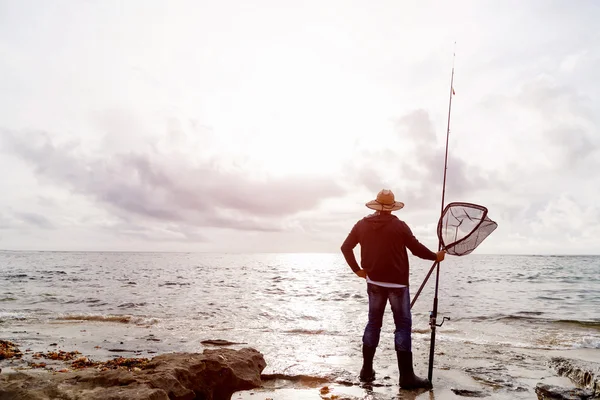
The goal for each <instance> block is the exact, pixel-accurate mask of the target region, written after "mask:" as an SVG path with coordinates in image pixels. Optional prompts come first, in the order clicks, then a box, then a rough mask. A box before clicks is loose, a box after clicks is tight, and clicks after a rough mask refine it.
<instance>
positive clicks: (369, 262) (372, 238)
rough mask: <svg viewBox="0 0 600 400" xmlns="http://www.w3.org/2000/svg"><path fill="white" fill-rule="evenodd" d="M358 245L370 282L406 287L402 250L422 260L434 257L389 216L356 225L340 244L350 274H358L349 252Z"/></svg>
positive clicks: (406, 269)
mask: <svg viewBox="0 0 600 400" xmlns="http://www.w3.org/2000/svg"><path fill="white" fill-rule="evenodd" d="M359 243H360V254H361V264H362V268H363V269H364V270H365V271H367V275H368V276H369V278H370V279H372V280H374V281H378V282H389V283H397V284H400V285H406V286H408V277H409V262H408V254H407V251H406V249H409V250H410V251H411V253H412V254H413V255H415V256H417V257H419V258H423V259H425V260H432V261H434V260H435V259H436V254H435V253H434V252H432V251H431V250H429V249H428V248H427V247H425V246H424V245H422V244H421V243H420V242H419V241H418V240H417V238H415V236H414V235H413V233H412V231H411V230H410V228H409V227H408V225H407V224H406V223H405V222H404V221H401V220H400V219H398V217H396V216H395V215H393V214H372V215H369V216H367V217H365V218H363V219H361V220H360V221H358V222H357V223H356V224H355V225H354V227H353V228H352V230H351V231H350V234H349V235H348V237H347V238H346V240H345V241H344V243H343V244H342V253H343V254H344V258H345V259H346V262H347V263H348V265H349V266H350V268H352V270H353V271H354V272H357V271H359V270H360V266H359V265H358V263H357V262H356V258H355V257H354V253H353V251H352V250H353V249H354V247H356V245H357V244H359Z"/></svg>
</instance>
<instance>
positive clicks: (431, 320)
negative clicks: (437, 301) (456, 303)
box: [429, 311, 450, 328]
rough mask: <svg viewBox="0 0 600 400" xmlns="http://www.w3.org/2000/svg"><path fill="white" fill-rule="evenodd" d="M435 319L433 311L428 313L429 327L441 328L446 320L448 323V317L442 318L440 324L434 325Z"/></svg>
mask: <svg viewBox="0 0 600 400" xmlns="http://www.w3.org/2000/svg"><path fill="white" fill-rule="evenodd" d="M436 320H437V319H436V317H434V316H433V311H430V312H429V326H430V327H432V328H433V327H434V326H442V325H444V322H446V320H448V321H450V317H444V318H442V323H441V324H436Z"/></svg>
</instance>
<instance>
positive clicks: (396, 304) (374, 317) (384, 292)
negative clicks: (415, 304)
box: [363, 283, 412, 351]
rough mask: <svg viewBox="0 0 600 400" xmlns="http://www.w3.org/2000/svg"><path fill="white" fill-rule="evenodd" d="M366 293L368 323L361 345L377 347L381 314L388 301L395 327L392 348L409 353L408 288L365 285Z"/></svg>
mask: <svg viewBox="0 0 600 400" xmlns="http://www.w3.org/2000/svg"><path fill="white" fill-rule="evenodd" d="M367 293H368V294H369V322H368V323H367V327H366V328H365V333H364V335H363V344H364V345H365V346H369V347H377V345H378V344H379V335H380V333H381V325H382V324H383V312H384V311H385V306H386V305H387V302H388V300H389V301H390V305H391V306H392V313H393V314H394V324H395V325H396V330H395V331H394V347H395V349H396V351H411V340H410V333H411V328H412V318H411V315H410V295H409V290H408V287H405V288H386V287H383V286H377V285H373V284H371V283H367Z"/></svg>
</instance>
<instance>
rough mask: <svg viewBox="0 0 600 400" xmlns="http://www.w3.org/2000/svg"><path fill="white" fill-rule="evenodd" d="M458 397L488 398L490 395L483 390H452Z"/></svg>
mask: <svg viewBox="0 0 600 400" xmlns="http://www.w3.org/2000/svg"><path fill="white" fill-rule="evenodd" d="M450 390H452V392H453V393H454V394H455V395H457V396H463V397H487V396H489V395H490V394H489V393H486V392H484V391H482V390H468V389H450Z"/></svg>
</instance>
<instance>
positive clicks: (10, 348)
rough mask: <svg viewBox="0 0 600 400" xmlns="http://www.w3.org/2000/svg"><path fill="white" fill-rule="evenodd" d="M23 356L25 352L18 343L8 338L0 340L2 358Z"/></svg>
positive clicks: (0, 355)
mask: <svg viewBox="0 0 600 400" xmlns="http://www.w3.org/2000/svg"><path fill="white" fill-rule="evenodd" d="M22 356H23V354H22V353H21V350H19V348H18V347H17V345H16V344H14V343H13V342H9V341H8V340H0V360H5V359H7V360H8V359H11V358H21V357H22Z"/></svg>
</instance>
